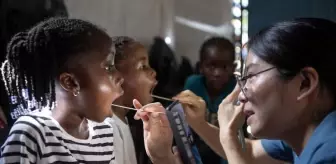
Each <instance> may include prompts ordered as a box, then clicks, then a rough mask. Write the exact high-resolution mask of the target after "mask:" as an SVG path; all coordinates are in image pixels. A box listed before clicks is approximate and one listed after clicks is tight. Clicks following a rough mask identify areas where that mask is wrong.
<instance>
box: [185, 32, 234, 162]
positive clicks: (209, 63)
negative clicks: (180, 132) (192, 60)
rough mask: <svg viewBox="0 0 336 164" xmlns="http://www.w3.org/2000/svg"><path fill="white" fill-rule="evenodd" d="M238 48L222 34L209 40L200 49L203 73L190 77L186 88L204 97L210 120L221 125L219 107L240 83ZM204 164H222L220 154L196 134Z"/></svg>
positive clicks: (200, 66)
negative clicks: (235, 63) (236, 77)
mask: <svg viewBox="0 0 336 164" xmlns="http://www.w3.org/2000/svg"><path fill="white" fill-rule="evenodd" d="M234 60H235V51H234V46H233V44H232V43H231V42H230V41H229V40H227V39H226V38H222V37H213V38H210V39H208V40H206V41H205V42H204V43H203V44H202V46H201V49H200V62H199V70H200V75H192V76H190V77H189V78H188V79H187V81H186V83H185V87H184V89H188V90H191V91H192V92H194V93H195V94H196V95H198V96H200V97H202V98H203V99H204V101H205V102H206V105H207V109H208V111H207V115H206V117H207V118H206V119H207V120H208V122H210V123H212V124H214V125H218V124H217V110H218V106H219V104H220V103H221V102H222V100H223V99H224V98H225V97H226V96H227V95H228V94H229V93H231V91H232V90H233V89H234V87H235V85H236V81H235V78H234V76H233V72H234V69H235V68H234V64H233V63H234ZM195 140H196V144H197V145H198V147H199V151H200V154H201V158H202V161H203V163H213V164H217V163H220V157H219V156H218V155H217V154H216V153H215V152H213V151H212V150H211V149H210V148H209V147H208V146H207V145H206V144H205V143H204V142H203V141H201V140H200V139H199V137H197V136H195Z"/></svg>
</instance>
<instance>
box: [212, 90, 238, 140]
mask: <svg viewBox="0 0 336 164" xmlns="http://www.w3.org/2000/svg"><path fill="white" fill-rule="evenodd" d="M239 93H240V89H239V86H238V85H236V87H235V89H234V90H233V91H232V92H231V93H230V95H228V96H227V97H226V98H225V99H224V100H223V101H222V103H221V104H220V105H219V108H218V113H217V114H218V123H219V127H220V135H221V137H223V136H226V135H235V136H237V133H238V130H239V129H240V128H241V127H242V126H243V124H244V121H245V115H244V113H243V106H244V104H243V103H239V102H238V103H237V100H238V95H239ZM238 104H239V105H238Z"/></svg>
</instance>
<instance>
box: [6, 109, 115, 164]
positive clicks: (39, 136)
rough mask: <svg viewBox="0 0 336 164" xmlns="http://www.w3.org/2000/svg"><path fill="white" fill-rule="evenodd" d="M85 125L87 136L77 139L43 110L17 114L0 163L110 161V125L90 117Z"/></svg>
mask: <svg viewBox="0 0 336 164" xmlns="http://www.w3.org/2000/svg"><path fill="white" fill-rule="evenodd" d="M88 127H89V134H90V135H89V137H88V139H77V138H75V137H73V136H71V135H70V134H68V133H67V132H66V131H65V130H64V129H63V128H62V127H61V126H60V124H59V123H58V122H57V121H56V120H55V119H53V118H52V117H51V116H49V115H46V114H45V113H44V114H42V113H41V112H34V113H31V114H29V115H26V116H21V117H20V118H19V119H18V120H17V121H16V122H15V124H14V126H13V127H12V129H11V131H10V134H9V136H8V138H7V141H6V142H5V144H4V145H3V146H2V147H1V159H0V163H37V164H47V163H48V164H56V163H64V164H72V163H73V164H79V163H86V164H87V163H92V164H114V163H115V162H114V161H115V157H114V145H113V129H112V127H111V126H110V125H108V124H106V123H96V122H92V121H88Z"/></svg>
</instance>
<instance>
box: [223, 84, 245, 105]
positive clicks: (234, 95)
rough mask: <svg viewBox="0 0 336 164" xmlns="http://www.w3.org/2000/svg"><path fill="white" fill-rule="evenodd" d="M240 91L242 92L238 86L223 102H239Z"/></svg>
mask: <svg viewBox="0 0 336 164" xmlns="http://www.w3.org/2000/svg"><path fill="white" fill-rule="evenodd" d="M240 91H241V90H240V87H239V85H238V84H236V87H235V88H234V90H233V91H232V92H231V93H230V94H229V95H228V96H226V98H225V99H224V100H223V102H225V103H232V102H233V101H235V100H237V98H238V95H239V93H240Z"/></svg>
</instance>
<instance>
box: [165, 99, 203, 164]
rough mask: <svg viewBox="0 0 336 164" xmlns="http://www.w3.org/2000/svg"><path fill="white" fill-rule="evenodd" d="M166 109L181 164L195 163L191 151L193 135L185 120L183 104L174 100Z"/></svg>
mask: <svg viewBox="0 0 336 164" xmlns="http://www.w3.org/2000/svg"><path fill="white" fill-rule="evenodd" d="M166 109H167V117H168V120H169V123H170V127H171V129H172V130H173V135H174V141H175V144H176V146H177V148H178V151H179V153H180V156H181V160H182V162H183V164H196V161H195V158H194V155H193V153H192V147H193V146H194V145H193V137H192V133H191V130H190V128H189V126H188V124H187V122H186V120H185V116H184V111H183V106H182V105H181V104H180V103H179V102H178V101H174V102H173V103H172V104H170V105H169V106H168V107H167V108H166Z"/></svg>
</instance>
